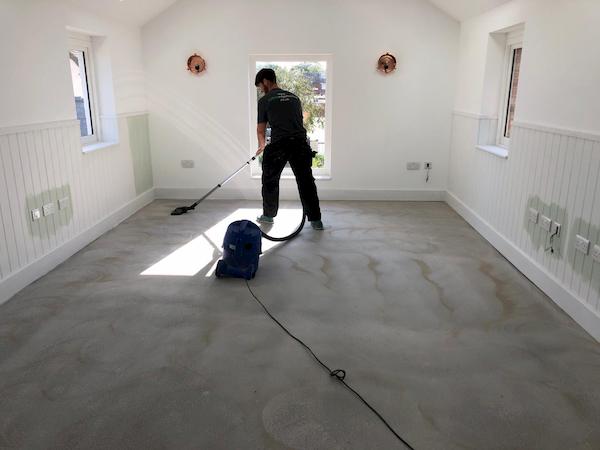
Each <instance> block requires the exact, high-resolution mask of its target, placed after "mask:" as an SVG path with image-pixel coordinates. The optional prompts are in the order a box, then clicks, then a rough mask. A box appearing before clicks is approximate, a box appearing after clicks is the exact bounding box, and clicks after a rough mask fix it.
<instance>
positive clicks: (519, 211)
mask: <svg viewBox="0 0 600 450" xmlns="http://www.w3.org/2000/svg"><path fill="white" fill-rule="evenodd" d="M518 23H525V38H524V50H523V59H522V63H521V79H520V84H519V91H518V98H517V105H516V122H515V125H514V136H513V138H512V142H511V146H510V149H509V157H508V160H504V159H500V158H498V157H496V156H494V155H491V154H488V153H483V152H481V151H479V150H476V148H475V147H476V144H477V143H478V142H481V140H482V138H483V137H484V136H485V135H486V134H487V130H488V128H489V127H490V126H491V127H494V126H495V121H494V119H493V118H492V119H490V118H488V117H484V116H487V115H494V114H496V112H497V106H498V105H497V104H496V105H490V103H493V100H490V99H493V98H494V96H496V97H497V92H490V89H494V86H493V84H494V83H488V82H486V81H485V80H486V69H489V67H486V66H487V63H488V62H489V58H490V54H489V53H488V51H490V45H489V44H490V33H493V32H495V31H497V30H499V29H504V28H506V27H509V26H512V25H515V24H518ZM598 23H600V3H598V2H597V1H595V0H552V1H537V0H536V1H533V0H529V1H528V0H515V1H513V2H511V3H508V4H506V5H505V6H503V7H500V8H498V9H496V10H493V11H491V12H489V13H487V14H485V15H482V16H480V17H478V18H475V19H471V20H468V21H466V22H464V23H463V24H462V29H461V44H460V56H459V61H460V63H459V70H458V82H457V97H456V101H455V109H456V110H457V111H460V112H457V113H455V115H454V120H453V127H452V129H453V132H452V144H451V156H450V171H449V185H448V191H449V197H448V201H449V203H450V204H451V205H452V206H454V207H455V208H456V209H457V211H459V212H460V213H461V214H462V215H463V216H464V217H465V218H466V219H467V220H468V221H470V222H471V223H472V224H473V225H474V226H475V228H477V229H478V230H479V231H480V232H481V233H482V234H483V235H484V236H486V237H487V238H488V239H489V240H490V241H491V242H492V243H493V244H494V245H496V247H497V248H498V249H499V250H500V251H502V253H503V254H504V255H505V256H507V257H508V258H509V259H510V260H511V261H512V262H513V263H514V264H515V265H516V266H517V267H518V268H519V269H520V270H521V271H522V272H523V273H525V274H526V275H527V276H528V277H529V278H531V279H532V280H534V281H535V282H536V284H538V286H540V287H541V288H542V289H543V290H544V291H546V293H548V294H549V295H550V296H551V297H552V298H553V299H554V300H555V301H556V302H557V303H558V304H559V305H560V306H561V307H562V308H563V309H564V310H565V311H567V312H568V313H569V314H570V315H571V316H572V317H573V318H575V319H576V320H577V321H578V322H579V323H580V324H581V325H583V326H584V327H585V328H586V329H587V330H588V331H589V332H590V333H591V334H592V335H594V336H595V337H596V338H597V339H599V340H600V264H599V263H597V262H594V261H593V259H592V257H591V256H589V255H588V256H584V255H583V254H579V253H576V252H575V251H574V238H575V235H576V234H580V235H582V236H584V237H586V238H588V239H589V240H590V241H591V242H592V246H593V245H594V244H595V243H599V244H600V183H598V182H597V180H598V179H599V175H600V109H599V108H600V89H598V80H600V56H599V53H598V52H597V51H595V50H594V49H595V44H594V43H595V42H600V28H599V27H598V26H597V24H598ZM495 88H496V89H498V86H497V85H496V87H495ZM464 112H466V113H467V114H463V113H464ZM482 115H483V116H482ZM581 131H586V133H582V132H581ZM530 207H532V208H534V209H537V210H539V211H540V213H542V214H545V215H547V216H548V217H550V218H551V219H553V220H554V221H557V222H559V223H561V224H562V225H563V231H562V233H561V238H560V240H559V242H558V244H559V247H560V249H559V251H558V252H557V253H555V254H551V253H549V252H548V251H546V250H545V248H546V247H547V246H548V244H549V240H548V239H549V236H548V234H547V233H546V232H545V231H543V230H541V229H540V228H539V227H537V226H535V225H533V224H531V223H529V222H528V221H527V217H526V214H527V211H528V209H529V208H530Z"/></svg>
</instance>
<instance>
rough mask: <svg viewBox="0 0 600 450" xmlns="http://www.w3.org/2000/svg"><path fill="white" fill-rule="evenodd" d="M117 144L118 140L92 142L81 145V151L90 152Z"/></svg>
mask: <svg viewBox="0 0 600 450" xmlns="http://www.w3.org/2000/svg"><path fill="white" fill-rule="evenodd" d="M117 145H119V143H118V142H96V143H94V144H88V145H84V146H83V147H81V151H82V152H83V153H92V152H95V151H96V150H102V149H103V148H109V147H115V146H117Z"/></svg>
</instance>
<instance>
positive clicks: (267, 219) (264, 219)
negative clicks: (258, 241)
mask: <svg viewBox="0 0 600 450" xmlns="http://www.w3.org/2000/svg"><path fill="white" fill-rule="evenodd" d="M256 220H257V221H258V222H260V223H273V218H272V217H269V216H265V215H264V214H261V215H260V216H258V217H257V218H256Z"/></svg>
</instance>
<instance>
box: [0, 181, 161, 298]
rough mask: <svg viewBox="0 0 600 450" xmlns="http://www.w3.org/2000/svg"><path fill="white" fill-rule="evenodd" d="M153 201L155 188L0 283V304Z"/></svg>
mask: <svg viewBox="0 0 600 450" xmlns="http://www.w3.org/2000/svg"><path fill="white" fill-rule="evenodd" d="M153 200H154V189H150V190H148V191H146V192H144V193H143V194H141V195H139V196H138V197H136V198H135V199H133V200H131V201H130V202H128V203H126V204H125V205H123V206H122V207H121V208H119V209H118V210H116V211H115V212H113V213H112V214H110V215H109V216H107V217H105V218H104V219H102V220H101V221H100V222H98V223H97V224H95V225H93V226H92V227H90V228H88V229H87V230H85V231H83V232H82V233H80V234H79V235H77V236H75V237H74V238H73V239H71V240H69V241H68V242H65V243H64V244H63V245H61V246H60V247H57V248H55V249H54V250H52V251H51V252H49V253H47V254H46V255H44V256H42V257H41V258H39V259H37V260H36V261H34V262H32V263H31V264H28V265H27V266H25V267H23V268H22V269H20V270H19V271H17V272H15V273H13V274H11V275H9V276H8V277H7V278H6V279H4V280H2V282H0V304H2V303H4V302H6V301H7V300H9V299H10V298H11V297H12V296H13V295H15V294H16V293H17V292H19V291H20V290H21V289H23V288H25V287H26V286H28V285H29V284H31V283H33V282H34V281H35V280H37V279H38V278H40V277H42V276H44V275H45V274H47V273H48V272H50V271H51V270H52V269H54V268H55V267H56V266H58V265H59V264H61V263H62V262H64V261H66V260H67V259H68V258H70V257H71V256H73V255H74V254H75V253H77V252H78V251H79V250H81V249H82V248H84V247H85V246H86V245H88V244H89V243H90V242H92V241H94V240H95V239H97V238H98V237H100V236H102V235H103V234H104V233H106V232H107V231H109V230H111V229H112V228H114V227H115V226H117V225H118V224H120V223H121V222H123V221H124V220H125V219H127V218H128V217H130V216H131V215H133V214H134V213H135V212H137V211H138V210H140V209H141V208H143V207H144V206H146V205H147V204H149V203H151V202H152V201H153Z"/></svg>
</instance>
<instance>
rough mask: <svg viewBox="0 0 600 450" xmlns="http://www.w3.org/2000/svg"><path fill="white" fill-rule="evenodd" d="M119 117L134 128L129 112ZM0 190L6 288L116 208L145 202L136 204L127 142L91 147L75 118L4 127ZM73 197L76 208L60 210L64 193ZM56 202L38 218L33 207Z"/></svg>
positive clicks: (1, 276)
mask: <svg viewBox="0 0 600 450" xmlns="http://www.w3.org/2000/svg"><path fill="white" fill-rule="evenodd" d="M117 121H118V125H119V127H127V120H126V118H125V117H123V118H118V119H117ZM0 191H1V192H2V195H0V288H3V285H2V281H3V280H6V279H9V278H11V276H12V275H14V274H16V273H19V274H21V272H22V271H23V270H25V269H24V268H27V270H26V272H27V273H38V271H39V270H38V269H30V268H31V267H33V266H35V264H36V263H38V262H40V261H42V260H44V261H47V260H48V255H50V254H55V253H56V251H57V250H58V249H63V248H70V247H72V244H71V242H72V241H73V240H75V239H76V240H77V242H78V245H80V244H81V242H82V238H81V236H87V235H91V234H90V233H89V230H95V229H98V224H100V223H109V222H110V221H109V222H106V218H108V217H114V215H115V212H116V211H129V210H131V208H132V206H127V207H126V208H125V210H123V208H124V207H125V205H134V206H135V205H138V204H141V203H140V201H137V202H134V203H131V202H132V201H134V200H135V199H136V192H135V182H134V177H133V166H132V156H131V151H130V149H129V146H128V143H121V144H119V145H114V146H112V147H109V148H106V149H102V150H99V151H96V152H90V153H85V154H84V153H82V151H81V141H80V137H79V123H78V121H76V120H69V121H60V122H50V123H46V124H33V125H27V126H19V127H11V128H3V129H0ZM152 195H153V194H152ZM152 195H150V196H148V194H145V196H144V201H145V200H147V199H149V198H151V197H152ZM67 196H69V197H70V203H69V209H70V210H69V211H59V210H58V200H59V199H60V198H63V197H67ZM28 199H31V200H32V201H33V204H32V205H28V204H27V200H28ZM50 202H52V203H54V205H55V213H54V214H53V215H50V216H47V217H42V218H41V219H40V220H39V221H36V222H32V221H31V216H30V212H29V211H30V207H31V206H34V207H36V208H39V209H40V210H41V208H42V206H43V205H44V204H46V203H50ZM142 203H143V202H142ZM118 215H119V217H120V216H121V215H122V213H119V214H118ZM92 234H93V233H92ZM59 254H61V255H63V254H64V251H63V250H61V251H60V252H59ZM11 279H12V280H15V277H14V276H13V277H12V278H11ZM16 279H18V280H24V279H27V276H26V275H18V276H17V277H16ZM9 284H10V285H11V287H14V286H15V282H14V281H11V282H10V283H9ZM17 285H18V283H17Z"/></svg>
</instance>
